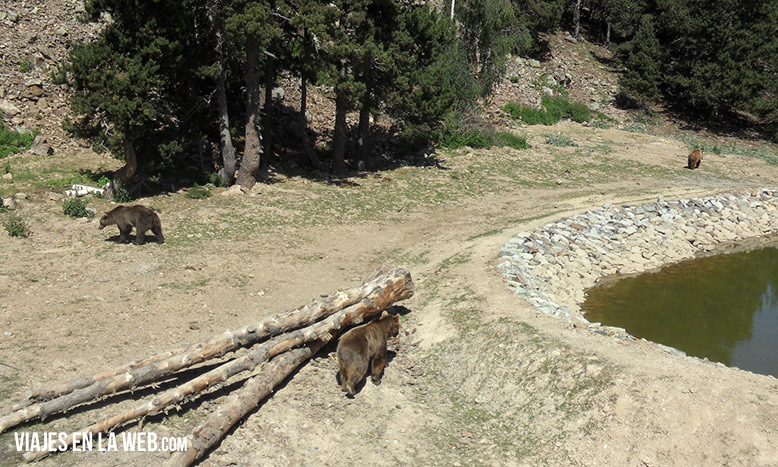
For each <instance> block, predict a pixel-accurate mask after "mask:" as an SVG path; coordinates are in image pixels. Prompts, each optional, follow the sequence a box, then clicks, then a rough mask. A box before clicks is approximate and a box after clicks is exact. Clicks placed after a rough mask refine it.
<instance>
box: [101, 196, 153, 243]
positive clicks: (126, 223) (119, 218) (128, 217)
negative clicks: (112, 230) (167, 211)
mask: <svg viewBox="0 0 778 467" xmlns="http://www.w3.org/2000/svg"><path fill="white" fill-rule="evenodd" d="M113 224H116V225H117V226H118V227H119V239H120V240H121V241H122V242H124V243H129V242H130V237H129V235H130V232H131V231H132V228H133V227H135V241H134V242H133V243H135V244H136V245H143V243H144V242H145V241H146V231H147V230H149V229H151V231H152V232H153V233H154V236H155V237H157V243H165V237H164V236H163V235H162V224H161V223H160V221H159V216H158V215H157V213H156V212H154V211H152V210H151V209H149V208H147V207H146V206H141V205H140V204H136V205H135V206H117V207H115V208H113V209H111V210H110V211H108V212H106V213H105V215H104V216H103V217H102V218H101V219H100V229H101V230H102V229H104V228H105V227H106V226H107V225H113Z"/></svg>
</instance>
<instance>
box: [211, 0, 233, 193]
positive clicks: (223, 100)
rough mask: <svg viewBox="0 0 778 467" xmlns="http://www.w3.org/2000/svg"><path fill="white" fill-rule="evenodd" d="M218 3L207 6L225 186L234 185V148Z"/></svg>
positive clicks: (222, 176) (214, 2)
mask: <svg viewBox="0 0 778 467" xmlns="http://www.w3.org/2000/svg"><path fill="white" fill-rule="evenodd" d="M218 5H219V2H218V1H211V2H209V4H208V21H210V23H211V28H213V34H214V36H215V38H216V61H217V66H218V68H219V71H218V74H217V76H216V102H217V106H218V109H219V143H220V146H221V153H222V168H221V170H220V171H219V177H220V178H221V180H222V183H223V184H224V185H225V186H230V185H232V184H233V183H235V165H236V157H235V148H234V147H233V145H232V136H231V135H230V115H229V112H228V110H227V85H226V83H225V78H224V33H223V32H222V26H221V23H220V22H219V21H218V20H217V19H216V17H217V16H218V15H219V6H218Z"/></svg>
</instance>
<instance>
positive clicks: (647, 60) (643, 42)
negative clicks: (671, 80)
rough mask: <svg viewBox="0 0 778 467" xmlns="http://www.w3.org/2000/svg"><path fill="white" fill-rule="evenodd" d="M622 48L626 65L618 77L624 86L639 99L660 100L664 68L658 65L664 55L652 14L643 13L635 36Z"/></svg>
mask: <svg viewBox="0 0 778 467" xmlns="http://www.w3.org/2000/svg"><path fill="white" fill-rule="evenodd" d="M621 51H622V53H623V54H624V55H625V59H624V64H625V66H626V70H625V71H624V74H622V75H621V77H620V81H619V82H620V84H621V86H622V88H623V89H624V90H626V91H627V93H628V94H629V95H630V96H631V97H632V98H633V99H635V100H636V101H638V102H640V103H644V104H645V103H647V102H652V101H655V100H657V99H658V98H659V96H660V91H659V88H660V86H661V85H662V71H661V70H660V68H659V67H660V63H661V61H662V56H661V55H660V53H661V48H660V47H659V41H658V40H657V38H656V31H655V30H654V22H653V18H652V17H651V16H650V15H645V16H643V18H642V19H641V21H640V26H638V29H637V32H636V33H635V37H634V38H633V39H632V40H631V41H630V42H627V43H626V44H624V45H623V46H622V48H621Z"/></svg>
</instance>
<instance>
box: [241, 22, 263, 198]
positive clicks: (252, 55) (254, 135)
mask: <svg viewBox="0 0 778 467" xmlns="http://www.w3.org/2000/svg"><path fill="white" fill-rule="evenodd" d="M259 54H260V50H259V41H258V40H257V38H256V36H254V35H253V34H249V35H248V37H246V105H247V109H246V110H247V114H248V119H247V120H246V143H245V144H246V147H245V149H244V151H243V160H242V161H241V163H240V171H239V173H238V185H240V186H242V187H244V188H246V189H251V188H252V187H253V186H254V184H255V183H256V182H257V175H258V173H259V161H260V157H261V155H262V119H261V107H260V105H261V103H260V90H259V78H260V75H261V73H260V71H259Z"/></svg>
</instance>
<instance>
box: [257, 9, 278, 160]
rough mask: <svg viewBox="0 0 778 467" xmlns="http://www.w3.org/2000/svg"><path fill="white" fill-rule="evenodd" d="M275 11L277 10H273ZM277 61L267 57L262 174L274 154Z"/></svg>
mask: <svg viewBox="0 0 778 467" xmlns="http://www.w3.org/2000/svg"><path fill="white" fill-rule="evenodd" d="M273 3H275V2H273ZM273 9H275V8H273ZM275 82H276V80H275V60H274V59H273V57H270V56H266V57H265V106H264V110H263V111H264V118H266V119H267V120H266V122H267V123H265V126H264V128H263V129H264V133H263V135H264V138H263V143H262V147H263V148H264V154H265V157H263V158H262V159H261V160H260V164H259V167H260V170H261V172H266V171H267V169H268V166H269V164H270V156H271V154H273V125H270V124H269V123H270V122H273V121H274V120H273V88H274V87H275Z"/></svg>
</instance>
